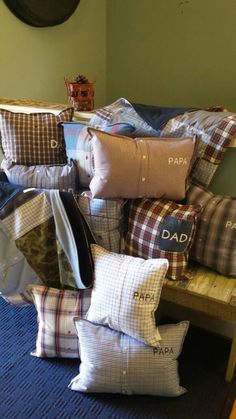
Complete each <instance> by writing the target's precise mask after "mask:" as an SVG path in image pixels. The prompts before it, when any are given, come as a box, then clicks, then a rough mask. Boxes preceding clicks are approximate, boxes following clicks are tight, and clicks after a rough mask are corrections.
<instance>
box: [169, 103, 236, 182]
mask: <svg viewBox="0 0 236 419" xmlns="http://www.w3.org/2000/svg"><path fill="white" fill-rule="evenodd" d="M170 135H171V136H175V137H181V136H196V138H197V148H196V161H195V163H194V166H193V170H192V171H191V180H192V182H197V183H199V184H201V185H202V186H205V187H207V186H209V184H210V182H211V180H212V177H213V175H214V173H215V171H216V169H217V167H218V165H219V163H220V162H221V160H222V159H223V157H224V154H225V152H226V150H227V148H228V146H229V144H230V141H231V139H232V138H234V137H235V136H236V115H235V114H233V113H232V112H226V111H225V112H211V111H206V110H198V111H194V112H186V113H184V114H183V115H179V116H177V117H175V118H172V119H170V120H169V122H168V123H167V124H166V125H165V127H164V129H163V131H162V132H161V136H167V137H169V136H170Z"/></svg>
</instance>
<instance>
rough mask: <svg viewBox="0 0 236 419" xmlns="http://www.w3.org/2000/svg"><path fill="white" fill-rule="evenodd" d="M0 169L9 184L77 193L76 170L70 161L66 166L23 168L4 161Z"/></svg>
mask: <svg viewBox="0 0 236 419" xmlns="http://www.w3.org/2000/svg"><path fill="white" fill-rule="evenodd" d="M1 167H2V168H3V169H4V172H5V173H6V175H7V177H8V180H9V182H12V183H15V184H17V185H21V186H23V187H24V188H39V189H59V190H60V191H68V192H76V191H77V186H78V181H77V170H76V166H75V164H74V162H73V161H72V160H71V161H70V162H69V163H68V164H57V165H36V166H25V165H21V164H12V163H9V162H8V161H7V160H6V159H4V160H3V161H2V164H1Z"/></svg>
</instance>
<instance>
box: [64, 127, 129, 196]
mask: <svg viewBox="0 0 236 419" xmlns="http://www.w3.org/2000/svg"><path fill="white" fill-rule="evenodd" d="M62 126H63V129H64V138H65V144H66V154H67V157H68V158H69V159H73V160H74V161H75V163H76V167H77V170H78V175H79V184H80V186H81V187H85V188H87V187H88V186H89V183H90V181H91V179H92V177H93V156H92V147H91V135H90V134H89V132H88V126H87V125H84V124H80V123H78V122H64V123H63V124H62ZM103 130H104V131H105V132H109V133H111V134H117V135H128V136H129V135H131V134H132V132H133V131H134V127H133V126H132V125H130V124H128V123H119V124H111V125H107V126H105V127H104V128H103Z"/></svg>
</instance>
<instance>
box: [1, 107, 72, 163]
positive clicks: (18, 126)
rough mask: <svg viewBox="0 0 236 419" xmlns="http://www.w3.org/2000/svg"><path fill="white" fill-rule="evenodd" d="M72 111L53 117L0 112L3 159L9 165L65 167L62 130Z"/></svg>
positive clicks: (65, 111) (47, 114) (50, 114)
mask: <svg viewBox="0 0 236 419" xmlns="http://www.w3.org/2000/svg"><path fill="white" fill-rule="evenodd" d="M72 117H73V108H68V109H65V110H63V111H62V112H60V113H59V114H58V115H55V114H53V113H49V112H46V113H43V112H37V113H30V114H27V113H15V112H10V111H7V110H5V109H0V132H1V141H2V148H3V152H4V156H5V158H6V159H7V160H9V161H11V162H12V163H17V164H25V165H35V164H63V163H67V157H66V151H65V143H64V137H63V127H62V126H59V125H58V124H59V123H60V122H64V121H70V120H71V119H72Z"/></svg>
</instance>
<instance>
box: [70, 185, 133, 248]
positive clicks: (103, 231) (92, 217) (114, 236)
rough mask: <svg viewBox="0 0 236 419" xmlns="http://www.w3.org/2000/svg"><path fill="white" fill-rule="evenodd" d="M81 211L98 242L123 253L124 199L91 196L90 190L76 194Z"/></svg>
mask: <svg viewBox="0 0 236 419" xmlns="http://www.w3.org/2000/svg"><path fill="white" fill-rule="evenodd" d="M75 199H76V201H77V202H78V205H79V208H80V211H81V212H82V214H83V215H84V217H85V219H86V221H87V223H88V224H89V226H90V228H91V230H92V232H93V234H94V237H95V239H96V242H97V243H98V244H99V245H100V246H102V247H104V248H105V249H107V250H110V251H111V252H117V253H121V247H122V246H121V240H122V237H123V229H124V204H125V202H124V200H123V199H96V198H94V199H93V198H91V197H90V195H89V191H87V192H84V193H82V194H81V195H75Z"/></svg>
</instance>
